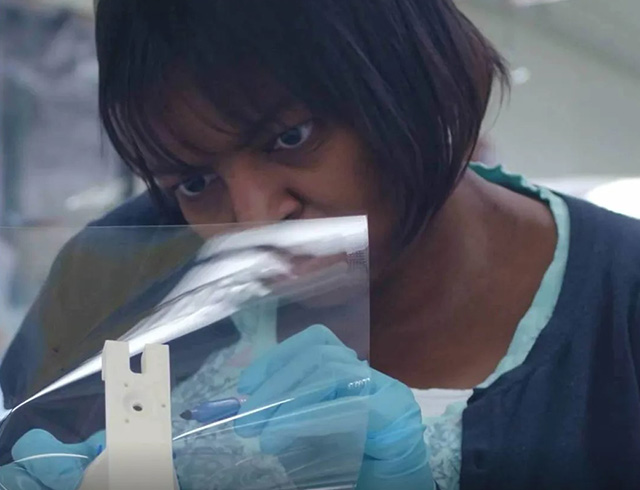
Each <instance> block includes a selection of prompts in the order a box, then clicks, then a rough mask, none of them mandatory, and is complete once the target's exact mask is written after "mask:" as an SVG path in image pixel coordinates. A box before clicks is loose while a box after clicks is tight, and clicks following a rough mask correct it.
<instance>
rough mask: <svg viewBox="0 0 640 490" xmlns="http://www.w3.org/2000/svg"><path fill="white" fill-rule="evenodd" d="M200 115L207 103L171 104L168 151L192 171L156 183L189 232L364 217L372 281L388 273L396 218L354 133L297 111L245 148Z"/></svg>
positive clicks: (295, 107)
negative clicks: (170, 197) (214, 226)
mask: <svg viewBox="0 0 640 490" xmlns="http://www.w3.org/2000/svg"><path fill="white" fill-rule="evenodd" d="M189 97H190V98H191V97H193V96H189ZM180 100H184V98H181V99H180ZM194 105H195V106H196V107H198V108H199V110H197V111H194V110H193V107H194ZM203 108H207V103H206V102H204V101H202V100H191V101H190V102H189V103H175V104H172V105H170V106H169V107H168V108H167V112H166V115H165V118H167V117H168V118H170V119H166V120H169V121H170V126H165V129H162V127H160V128H158V132H159V134H160V136H161V137H162V138H163V140H165V141H164V142H165V143H166V144H167V146H168V147H169V148H170V149H171V151H172V152H173V153H175V154H176V155H178V156H179V157H180V158H181V160H183V161H184V162H186V163H188V164H189V165H190V166H191V167H192V171H190V172H189V173H188V174H182V175H177V174H164V175H157V177H156V180H157V182H158V184H159V185H160V186H161V187H162V188H163V189H165V190H166V191H167V192H169V193H171V194H173V195H174V196H175V198H176V200H177V202H178V204H179V206H180V208H181V210H182V213H183V215H184V217H185V219H186V220H187V222H188V223H189V224H191V225H204V224H219V223H246V222H275V221H280V220H286V219H315V218H327V217H339V216H350V215H359V214H366V215H368V217H369V234H370V246H371V259H372V268H373V270H372V273H374V274H375V271H376V270H379V269H380V268H381V267H383V266H384V265H386V264H385V262H387V260H388V257H389V255H390V254H389V246H390V245H389V244H390V242H391V240H390V237H391V234H392V233H393V230H394V216H395V213H394V212H393V209H392V205H391V203H390V199H389V197H388V195H385V193H384V192H383V190H382V189H383V186H382V185H381V182H380V180H379V178H378V177H377V175H376V172H375V170H374V165H373V162H372V160H373V159H372V157H371V155H370V153H369V151H368V149H367V148H366V146H365V145H364V143H363V141H362V140H361V139H360V138H359V137H358V136H357V135H356V133H355V132H354V131H353V130H351V129H350V128H347V127H345V126H342V125H337V124H333V123H330V122H327V121H321V120H318V119H314V118H313V116H312V114H311V113H310V112H309V111H308V110H306V109H305V108H304V107H302V106H301V105H299V104H295V103H293V104H289V105H286V104H285V105H284V106H283V109H282V110H281V111H280V113H279V114H278V115H277V122H275V121H272V122H270V123H267V124H265V125H264V126H263V127H262V128H261V129H260V130H259V131H257V132H256V134H254V135H253V136H252V138H251V139H249V140H247V139H245V138H244V137H240V136H239V135H238V134H237V131H234V130H233V129H232V128H230V127H228V126H227V125H225V123H224V121H223V120H222V119H219V118H217V117H216V113H215V111H214V110H208V109H207V110H206V112H205V111H203V110H202V109H203ZM187 142H188V143H187ZM151 167H153V165H151Z"/></svg>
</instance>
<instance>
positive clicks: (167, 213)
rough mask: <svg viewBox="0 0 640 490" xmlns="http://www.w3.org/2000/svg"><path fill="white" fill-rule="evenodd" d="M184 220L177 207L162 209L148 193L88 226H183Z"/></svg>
mask: <svg viewBox="0 0 640 490" xmlns="http://www.w3.org/2000/svg"><path fill="white" fill-rule="evenodd" d="M183 224H185V222H184V218H183V217H182V215H181V214H180V211H179V209H178V208H177V206H171V205H169V204H167V206H166V208H164V209H163V208H162V207H161V206H160V205H159V204H158V203H156V202H155V201H154V200H153V198H152V197H151V194H150V193H149V192H145V193H144V194H141V195H140V196H138V197H136V198H134V199H131V200H130V201H127V202H125V203H124V204H122V205H120V206H119V207H117V208H116V209H114V210H113V211H111V212H109V213H108V214H106V215H104V216H102V217H101V218H99V219H97V220H95V221H93V222H91V223H90V224H89V226H90V227H91V226H94V227H104V226H169V225H183Z"/></svg>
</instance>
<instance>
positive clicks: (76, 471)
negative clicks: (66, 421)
mask: <svg viewBox="0 0 640 490" xmlns="http://www.w3.org/2000/svg"><path fill="white" fill-rule="evenodd" d="M104 444H105V433H104V431H100V432H97V433H96V434H94V435H93V436H91V437H90V438H89V439H87V440H86V441H85V442H82V443H79V444H63V443H62V442H60V441H59V440H57V439H56V438H55V437H53V436H52V435H51V434H49V433H48V432H46V431H44V430H41V429H34V430H31V431H29V432H27V433H26V434H25V435H24V436H22V437H21V438H20V439H19V440H18V442H16V443H15V445H14V446H13V448H12V449H11V455H12V457H13V461H14V463H12V464H10V465H6V466H3V467H1V468H0V488H6V489H7V490H49V489H50V490H75V489H76V488H78V487H79V486H80V483H81V482H82V477H83V475H84V471H85V470H86V468H87V467H88V466H89V464H90V463H91V462H92V461H93V460H94V459H95V458H96V457H97V456H98V454H100V452H101V451H102V449H103V448H104Z"/></svg>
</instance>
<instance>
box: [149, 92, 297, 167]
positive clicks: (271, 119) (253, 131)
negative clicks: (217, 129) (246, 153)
mask: <svg viewBox="0 0 640 490" xmlns="http://www.w3.org/2000/svg"><path fill="white" fill-rule="evenodd" d="M297 104H299V101H297V100H295V99H294V98H293V97H290V96H289V97H282V98H281V100H280V101H279V102H278V103H277V104H275V105H274V106H273V107H272V108H271V109H270V110H269V111H268V112H266V113H265V114H263V115H262V116H261V117H260V118H259V119H258V120H257V121H255V122H254V123H253V124H252V125H251V126H250V127H249V128H248V129H246V130H244V131H243V132H242V135H241V136H240V139H239V142H238V144H237V145H234V147H233V148H231V150H230V151H238V150H241V149H243V148H247V147H250V146H254V145H256V143H257V141H258V140H259V139H260V138H261V137H262V136H263V135H264V134H265V133H267V132H269V131H270V128H273V127H275V126H276V125H277V126H280V127H281V129H282V130H284V129H286V126H285V125H284V124H283V123H282V121H281V118H280V116H281V115H282V114H284V113H286V112H287V111H288V110H290V109H292V108H294V107H295V106H296V105H297ZM178 143H179V144H181V145H184V146H185V148H189V149H190V150H192V151H195V152H197V153H202V154H203V155H206V156H205V158H204V159H206V161H203V162H198V163H195V162H194V163H188V162H184V161H181V160H179V159H176V160H173V161H168V162H165V163H162V164H160V165H157V166H156V165H154V166H149V170H150V172H151V174H152V176H153V177H154V178H158V177H167V176H173V175H180V176H184V177H188V176H191V175H195V174H198V173H200V172H201V171H202V170H203V169H204V168H207V167H210V166H211V165H212V164H214V160H215V159H216V158H219V156H220V155H222V154H223V152H213V151H209V150H202V149H201V148H198V147H197V146H195V145H194V144H192V143H190V142H189V141H188V140H184V139H182V138H180V141H178ZM204 159H203V160H204Z"/></svg>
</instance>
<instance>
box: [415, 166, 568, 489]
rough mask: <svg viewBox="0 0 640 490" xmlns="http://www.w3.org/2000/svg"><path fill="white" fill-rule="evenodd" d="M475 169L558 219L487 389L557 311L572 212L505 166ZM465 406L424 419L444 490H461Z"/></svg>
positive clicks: (524, 354)
mask: <svg viewBox="0 0 640 490" xmlns="http://www.w3.org/2000/svg"><path fill="white" fill-rule="evenodd" d="M470 168H471V170H472V171H474V172H476V173H477V174H478V175H479V176H481V177H482V178H484V179H486V180H488V181H490V182H493V183H495V184H499V185H501V186H504V187H506V188H509V189H511V190H513V191H515V192H518V193H520V194H523V195H527V196H530V197H533V198H535V199H539V200H540V201H542V202H545V203H546V204H547V205H548V206H549V208H550V210H551V212H552V214H553V217H554V220H555V222H556V227H557V234H558V241H557V244H556V249H555V253H554V256H553V260H552V262H551V264H550V265H549V267H548V269H547V271H546V273H545V274H544V277H543V279H542V282H541V283H540V288H539V289H538V292H537V293H536V295H535V298H534V300H533V302H532V304H531V307H530V308H529V310H528V311H527V313H526V314H525V315H524V317H523V318H522V319H521V320H520V323H519V324H518V327H517V328H516V332H515V334H514V336H513V339H512V341H511V345H510V346H509V349H508V350H507V353H506V355H505V356H504V358H503V359H502V360H501V361H500V362H499V364H498V366H497V367H496V369H495V371H494V372H493V373H492V374H491V375H490V376H489V377H488V378H487V379H486V380H485V381H484V382H482V383H481V384H480V385H479V386H478V387H479V388H486V387H487V386H489V385H490V384H492V383H493V382H494V381H495V380H496V379H498V378H499V377H500V376H502V375H503V374H504V373H506V372H508V371H510V370H512V369H513V368H515V367H517V366H519V365H520V364H522V363H523V362H524V360H525V358H526V357H527V355H528V354H529V351H530V350H531V348H532V347H533V344H534V343H535V341H536V339H537V338H538V335H539V334H540V332H541V331H542V330H543V329H544V327H545V326H546V325H547V323H548V321H549V320H550V318H551V316H552V314H553V311H554V309H555V306H556V303H557V300H558V297H559V295H560V290H561V288H562V282H563V278H564V273H565V269H566V264H567V257H568V253H569V231H570V220H569V211H568V209H567V205H566V203H565V202H564V200H563V199H562V198H561V197H560V196H558V195H556V194H554V193H553V192H551V191H550V190H549V189H546V188H543V187H538V186H535V185H533V184H532V183H530V182H528V181H527V180H526V179H525V178H524V177H522V176H520V175H516V174H511V173H509V172H507V171H506V170H505V169H504V168H502V167H501V166H497V167H487V166H484V165H482V164H479V163H473V164H471V167H470ZM466 405H467V402H466V401H460V402H457V403H453V404H451V405H449V406H448V407H447V409H446V411H445V413H444V414H443V415H441V416H437V417H430V418H425V419H424V422H425V424H426V426H427V431H426V433H425V438H426V440H427V444H428V446H429V448H430V451H431V459H430V462H431V468H432V471H433V475H434V478H435V479H436V481H437V482H438V485H439V486H440V488H441V489H442V490H457V489H458V488H459V486H460V484H459V483H460V468H461V448H462V413H463V411H464V409H465V408H466Z"/></svg>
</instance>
